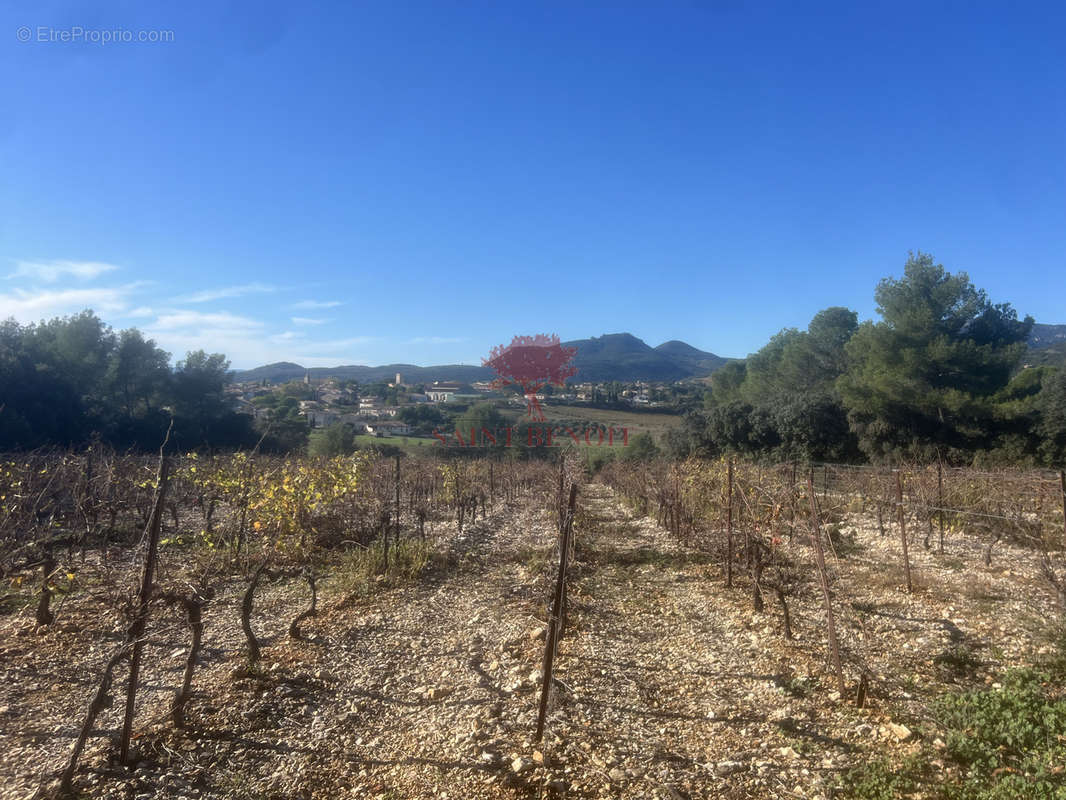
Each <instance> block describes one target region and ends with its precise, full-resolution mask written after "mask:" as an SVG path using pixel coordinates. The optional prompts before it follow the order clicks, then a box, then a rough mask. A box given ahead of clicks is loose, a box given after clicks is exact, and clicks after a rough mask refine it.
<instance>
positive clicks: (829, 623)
mask: <svg viewBox="0 0 1066 800" xmlns="http://www.w3.org/2000/svg"><path fill="white" fill-rule="evenodd" d="M807 496H808V497H809V498H810V501H811V546H812V547H813V548H814V560H815V562H816V564H817V565H818V580H819V582H820V583H821V585H822V598H823V599H824V600H825V629H826V634H827V636H828V638H829V654H830V657H831V658H832V659H833V669H834V670H835V672H836V676H837V688H838V689H839V691H840V696H841V697H843V696H844V668H843V666H841V664H840V647H839V645H838V644H837V630H836V621H835V620H834V619H833V601H832V598H831V597H830V594H829V578H828V577H827V576H826V574H825V552H824V551H823V550H822V537H821V533H820V531H819V529H820V528H821V525H820V524H819V522H818V508H817V504H816V503H815V502H814V479H813V478H812V477H811V474H810V473H809V472H808V473H807Z"/></svg>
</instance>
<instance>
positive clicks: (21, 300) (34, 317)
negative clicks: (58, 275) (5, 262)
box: [0, 284, 137, 324]
mask: <svg viewBox="0 0 1066 800" xmlns="http://www.w3.org/2000/svg"><path fill="white" fill-rule="evenodd" d="M136 288H137V287H136V285H135V284H129V285H127V286H116V287H112V288H98V289H59V290H52V289H15V290H13V291H11V292H6V293H0V319H7V318H8V317H13V318H14V319H15V320H17V321H18V322H21V323H24V324H25V323H30V322H37V321H39V320H41V319H43V318H45V317H55V316H65V315H68V314H77V313H78V312H80V311H83V310H84V309H86V308H91V309H92V310H93V311H94V312H96V313H97V314H101V313H104V314H117V313H120V312H122V311H123V310H125V309H126V308H128V307H129V300H128V299H127V298H128V297H129V295H130V293H131V292H133V291H134V290H135V289H136Z"/></svg>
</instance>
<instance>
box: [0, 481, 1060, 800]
mask: <svg viewBox="0 0 1066 800" xmlns="http://www.w3.org/2000/svg"><path fill="white" fill-rule="evenodd" d="M579 508H580V511H579V514H578V517H577V521H576V524H575V536H576V541H577V547H576V563H575V565H574V568H573V573H572V576H571V577H572V581H571V587H572V588H571V594H570V598H571V610H570V615H569V619H568V627H567V632H566V636H565V638H564V639H563V641H562V643H561V645H560V648H559V656H558V661H557V667H558V668H557V672H556V675H557V678H558V682H557V684H556V686H555V690H554V693H553V700H552V704H551V715H550V718H549V721H548V726H547V734H546V736H545V740H544V741H543V742H542V743H539V744H534V743H533V742H532V733H533V730H534V725H535V717H536V709H537V701H538V691H539V685H540V684H539V670H540V666H541V658H542V652H543V637H544V626H545V622H546V619H547V609H546V602H547V599H548V596H549V593H550V584H551V578H552V573H553V569H554V566H553V565H554V559H555V555H554V544H555V537H556V533H555V523H554V521H553V520H552V519H551V518H549V516H548V515H546V514H545V513H544V512H543V511H538V510H536V509H535V508H533V507H532V506H528V505H521V506H507V505H502V504H501V505H499V506H497V507H496V508H495V510H493V511H492V512H491V513H490V514H489V515H488V516H487V517H485V518H483V519H481V520H479V521H478V522H477V523H476V524H475V525H473V526H470V527H468V528H467V530H466V531H464V533H463V534H462V535H457V534H456V533H455V532H454V525H453V524H445V523H439V524H438V525H437V526H436V528H435V529H433V531H432V535H433V537H434V539H435V541H436V547H437V551H438V552H437V555H436V557H435V558H434V560H433V562H432V564H431V567H430V568H429V569H428V570H427V571H426V573H425V574H424V575H423V576H422V577H421V578H419V579H418V580H417V581H415V582H413V583H409V584H407V585H402V586H398V587H391V588H390V587H381V588H380V590H379V591H376V592H374V593H372V594H370V595H369V596H367V597H365V598H364V599H360V600H357V601H355V602H352V603H341V602H340V600H341V598H342V596H343V594H344V592H343V591H342V583H343V582H342V581H341V580H339V579H336V578H335V579H333V580H327V581H326V582H325V583H324V584H323V587H322V589H323V598H322V600H323V602H322V609H323V613H322V614H320V615H319V616H318V617H317V618H315V619H313V620H309V621H308V622H306V623H305V624H304V626H303V629H304V632H305V634H306V637H307V638H306V640H305V641H295V640H291V639H289V638H288V637H287V635H286V630H287V628H288V624H289V622H290V621H291V619H292V617H293V616H295V614H296V613H298V612H299V611H300V610H301V609H302V608H304V607H305V606H306V603H307V597H306V595H307V588H306V585H303V584H300V583H298V582H295V581H293V582H288V583H284V582H283V583H278V584H269V585H267V586H265V587H264V589H263V591H262V593H261V595H260V596H259V598H258V599H257V604H256V616H255V626H256V628H257V630H258V631H259V633H260V634H261V636H262V638H263V643H264V648H263V659H262V661H261V662H259V664H258V665H256V666H255V667H254V668H252V669H249V668H248V666H247V664H246V661H245V658H244V656H243V654H242V653H243V637H242V634H241V632H240V629H239V623H238V615H237V607H238V605H239V596H240V591H241V585H240V583H239V582H238V581H233V582H232V583H231V584H230V585H228V586H226V587H224V588H223V591H222V592H220V595H219V598H218V599H217V600H216V601H215V602H214V603H213V604H212V605H211V606H210V607H208V609H207V610H206V611H205V622H206V630H205V649H204V658H203V665H202V667H201V669H200V670H199V671H198V672H197V674H196V677H195V684H194V685H195V690H196V695H195V697H194V698H193V700H192V701H191V703H190V704H189V707H188V717H189V724H188V726H187V727H186V728H185V729H184V730H175V729H174V728H173V727H172V726H171V724H170V722H169V720H168V719H166V718H165V713H166V710H167V708H168V707H169V703H170V700H171V698H172V697H173V693H174V690H175V689H176V687H177V683H178V681H179V680H180V677H181V671H182V668H183V665H184V655H185V648H186V646H187V634H186V633H185V631H184V628H183V625H182V623H181V620H180V619H179V618H178V615H177V613H176V612H173V613H172V614H170V615H166V614H164V615H163V616H161V617H159V618H157V619H155V620H153V623H152V626H151V629H152V634H151V639H150V641H149V646H148V648H147V650H146V654H145V663H146V664H147V665H148V666H147V671H146V674H145V690H144V691H143V692H142V694H141V699H140V702H139V707H138V736H137V739H136V745H137V748H138V751H139V753H140V754H141V756H142V760H141V762H140V763H139V765H138V766H137V767H136V768H135V769H132V770H129V771H127V770H124V769H122V768H119V767H116V766H115V765H114V763H113V745H112V743H111V738H110V737H111V736H112V735H113V733H114V731H115V730H116V729H117V728H118V725H119V722H120V710H119V709H118V708H112V709H110V710H109V711H107V712H106V713H105V714H103V715H101V717H100V718H99V719H98V721H97V726H96V730H95V731H94V735H93V737H92V738H91V739H90V744H89V746H88V748H87V750H86V753H85V755H84V756H83V759H82V763H83V765H84V766H83V769H82V770H81V771H80V773H79V776H78V779H77V785H78V788H79V790H80V791H81V792H82V793H83V796H86V797H93V798H132V799H135V800H142V798H143V799H145V800H146V799H147V798H279V799H280V798H338V797H368V798H380V799H381V800H384V799H385V798H422V797H439V798H512V797H573V798H637V797H640V798H649V797H651V798H666V799H668V800H676V798H703V797H706V798H711V797H715V798H747V797H752V798H768V797H781V798H797V797H802V798H819V797H830V796H831V795H832V787H833V786H834V785H835V783H836V782H837V781H838V780H839V779H840V776H841V775H842V774H844V772H845V770H846V769H847V767H848V766H849V765H852V764H855V763H859V762H860V761H862V760H864V759H868V758H870V757H871V755H878V754H885V753H887V754H898V755H902V754H904V753H906V752H908V751H910V750H913V749H914V748H916V747H917V744H916V743H917V741H918V740H919V739H920V738H922V737H924V738H926V739H927V740H928V741H932V742H934V743H935V739H936V735H937V732H936V725H935V721H934V720H931V719H929V718H928V715H927V714H926V712H925V709H926V708H927V704H928V701H929V700H930V698H931V697H933V696H934V695H935V694H937V693H939V692H942V691H947V690H950V689H952V688H953V687H958V686H969V685H977V684H985V683H991V682H994V681H995V680H996V679H997V676H998V675H999V673H1000V672H1001V671H1002V669H1003V668H1004V667H1006V666H1009V665H1012V664H1017V663H1028V662H1031V661H1032V660H1033V658H1035V657H1036V656H1037V655H1038V654H1039V651H1040V649H1041V647H1043V645H1042V643H1041V641H1042V640H1041V639H1040V631H1041V630H1042V629H1043V628H1044V627H1046V624H1045V621H1046V618H1047V617H1049V616H1050V615H1051V614H1052V601H1051V597H1050V596H1049V594H1048V592H1047V591H1046V589H1045V588H1044V586H1043V584H1042V583H1041V582H1040V580H1039V577H1038V575H1039V571H1038V564H1037V563H1036V561H1035V559H1034V558H1033V556H1032V554H1031V553H1030V552H1028V551H1025V550H1022V549H1020V548H1014V547H1012V546H1010V545H1008V544H999V545H997V547H996V550H995V551H994V555H993V561H992V566H991V567H985V566H984V558H983V543H982V542H981V541H980V540H979V539H977V538H974V537H969V536H967V535H966V534H953V535H952V536H951V537H949V539H948V542H947V548H946V549H947V552H946V554H945V555H938V554H937V553H935V552H934V551H932V550H928V551H927V550H925V549H924V548H923V547H922V545H921V541H920V537H919V539H917V540H916V541H915V543H914V544H913V546H912V550H911V553H912V559H913V561H914V565H915V576H916V577H915V592H914V593H912V594H909V595H908V594H906V593H905V592H904V591H903V587H902V571H901V569H900V567H899V552H898V550H899V540H898V535H893V533H892V532H890V533H889V535H887V536H885V537H881V536H880V535H879V533H878V530H877V526H876V523H875V522H873V521H872V520H870V519H867V518H866V517H864V516H861V515H853V516H852V517H849V518H848V519H847V520H845V524H844V525H843V538H842V539H841V540H840V541H839V543H838V547H837V549H836V552H835V553H831V554H830V555H829V566H830V571H831V573H832V578H833V594H834V598H833V599H834V607H835V610H836V612H837V614H838V628H839V633H840V637H841V643H842V648H843V651H844V662H845V673H846V678H847V692H846V693H845V696H844V697H841V696H840V695H839V693H838V692H837V691H836V684H835V679H834V678H833V676H832V673H831V672H830V670H829V668H828V664H827V648H826V643H825V633H824V611H823V606H822V598H821V593H820V590H818V587H817V584H816V583H815V581H814V576H813V572H812V571H811V570H810V569H809V568H808V569H807V570H806V572H805V575H806V579H805V580H802V581H801V582H800V585H799V586H798V587H797V588H796V590H795V591H794V593H793V594H792V596H791V597H790V599H789V605H790V610H791V613H792V627H793V629H794V634H795V637H794V639H792V640H786V639H785V638H784V637H783V635H782V633H783V631H782V621H781V615H780V612H779V607H778V606H777V604H776V601H775V600H774V597H773V595H772V593H770V592H767V593H766V595H765V600H766V609H765V611H764V612H762V613H753V611H752V601H751V597H750V594H751V593H750V590H749V588H748V586H749V585H748V583H747V578H746V576H745V575H744V574H742V573H743V570H742V569H740V573H738V577H737V581H736V586H735V588H733V589H727V588H726V587H725V585H724V580H723V576H722V570H721V567H720V562H721V559H720V557H719V555H718V554H717V553H711V552H703V551H700V550H696V549H692V548H688V547H683V546H681V545H679V544H678V543H676V542H675V541H673V540H672V539H671V537H670V536H669V534H668V533H667V532H666V531H665V530H663V529H662V528H660V527H659V526H657V525H656V524H655V522H654V520H651V519H648V518H638V517H636V516H635V515H634V514H633V513H632V512H631V511H630V510H629V509H628V508H627V507H626V506H625V504H624V503H622V502H621V500H620V498H618V497H616V496H615V495H614V494H613V493H612V492H611V491H610V490H608V489H606V488H605V487H603V486H599V485H595V484H594V485H590V486H587V487H583V488H582V491H581V493H580V495H579ZM780 547H781V552H782V553H784V554H787V555H789V556H791V557H792V558H794V559H795V560H796V562H797V563H799V564H804V565H809V564H810V555H809V551H808V549H807V546H806V543H805V541H804V540H803V537H800V536H797V537H796V540H795V541H792V542H789V541H785V542H782V543H781V545H780ZM115 558H116V557H112V559H111V560H109V561H108V562H106V564H107V566H106V569H105V568H104V566H101V564H99V563H97V564H95V565H94V564H93V563H91V562H90V563H89V564H87V565H86V566H85V567H84V568H83V569H82V570H80V571H79V578H78V580H82V581H84V582H85V584H86V585H87V586H95V587H98V588H96V589H94V590H91V591H89V590H86V591H84V592H78V593H74V594H72V595H70V597H69V599H68V600H67V601H66V602H65V604H64V605H63V606H62V607H61V608H60V609H59V614H58V616H57V621H56V623H55V624H54V625H53V626H51V628H50V629H48V630H43V631H39V632H35V631H34V628H33V625H32V610H29V611H24V612H23V613H15V614H9V615H8V616H6V617H2V618H0V670H2V678H3V680H2V682H0V778H2V782H0V796H2V797H12V798H24V797H32V796H33V795H34V793H35V792H36V791H37V790H38V787H40V786H41V785H42V784H47V783H48V782H49V781H50V780H52V779H54V777H55V776H56V775H57V774H58V770H59V769H60V768H61V767H62V765H63V763H64V762H65V759H66V756H67V754H68V753H69V751H70V748H71V746H72V744H73V738H74V736H75V735H76V733H77V729H78V727H79V726H80V723H81V719H82V717H83V714H84V709H85V706H86V704H87V702H88V699H89V697H90V695H91V694H92V691H93V689H94V687H95V684H96V681H97V680H98V675H99V672H100V668H101V666H102V664H103V663H104V662H105V661H106V659H107V657H108V655H109V654H110V653H111V652H112V651H113V650H114V648H115V647H116V645H117V644H118V642H119V641H120V640H121V630H120V625H119V624H118V622H117V620H116V617H115V615H114V614H113V613H110V612H107V613H105V612H104V611H103V609H108V608H114V607H115V605H116V604H117V603H118V602H119V601H120V600H121V597H120V596H117V595H116V594H115V592H116V591H117V590H115V589H113V588H107V587H112V586H122V587H123V591H124V590H125V587H126V586H128V585H132V581H131V580H130V577H131V576H132V575H134V574H135V572H136V565H135V564H133V563H132V562H129V563H125V564H124V563H122V562H121V561H115ZM738 569H739V567H738ZM119 576H125V580H124V581H123V580H120V579H119ZM863 673H865V674H866V676H867V680H866V682H867V685H868V687H869V692H868V699H867V701H866V703H865V707H864V708H861V709H859V708H856V704H855V702H854V701H855V697H854V693H855V691H856V685H857V683H858V682H859V678H860V675H861V674H863ZM121 678H122V674H121V670H120V672H119V679H120V680H121ZM117 705H120V701H118V699H117V701H116V706H117Z"/></svg>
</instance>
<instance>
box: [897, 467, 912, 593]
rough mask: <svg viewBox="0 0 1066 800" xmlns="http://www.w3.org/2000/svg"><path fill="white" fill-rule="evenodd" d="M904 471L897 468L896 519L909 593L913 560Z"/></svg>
mask: <svg viewBox="0 0 1066 800" xmlns="http://www.w3.org/2000/svg"><path fill="white" fill-rule="evenodd" d="M903 516H904V515H903V473H902V472H901V471H900V470H898V469H897V470H896V519H897V520H898V521H899V538H900V541H901V542H902V544H903V574H904V575H905V576H906V577H907V594H910V593H911V592H913V591H914V587H913V586H912V585H911V561H910V557H909V556H908V555H907V527H906V525H905V523H904V519H903Z"/></svg>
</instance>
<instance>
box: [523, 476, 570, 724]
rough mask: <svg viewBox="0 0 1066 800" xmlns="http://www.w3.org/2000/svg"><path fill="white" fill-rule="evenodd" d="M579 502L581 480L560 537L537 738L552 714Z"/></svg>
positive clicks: (545, 640)
mask: <svg viewBox="0 0 1066 800" xmlns="http://www.w3.org/2000/svg"><path fill="white" fill-rule="evenodd" d="M576 503H577V484H573V483H572V484H570V499H569V502H568V503H567V509H566V516H565V517H564V519H563V523H562V526H561V533H562V535H561V536H560V538H559V574H558V576H557V577H556V579H555V596H554V598H553V600H552V611H551V618H550V619H549V620H548V633H547V635H546V636H545V637H544V665H543V668H542V669H541V673H542V675H541V686H540V709H539V711H538V712H537V732H536V734H535V735H534V738H533V741H534V742H540V740H541V739H542V738H544V722H545V720H546V719H547V717H548V699H549V697H550V695H551V687H552V670H553V669H554V667H555V651H556V649H557V648H558V646H559V638H560V637H561V636H562V631H563V626H562V622H563V605H564V604H565V602H566V571H567V568H568V567H569V565H570V537H571V534H572V531H573V528H574V507H575V505H576Z"/></svg>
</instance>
